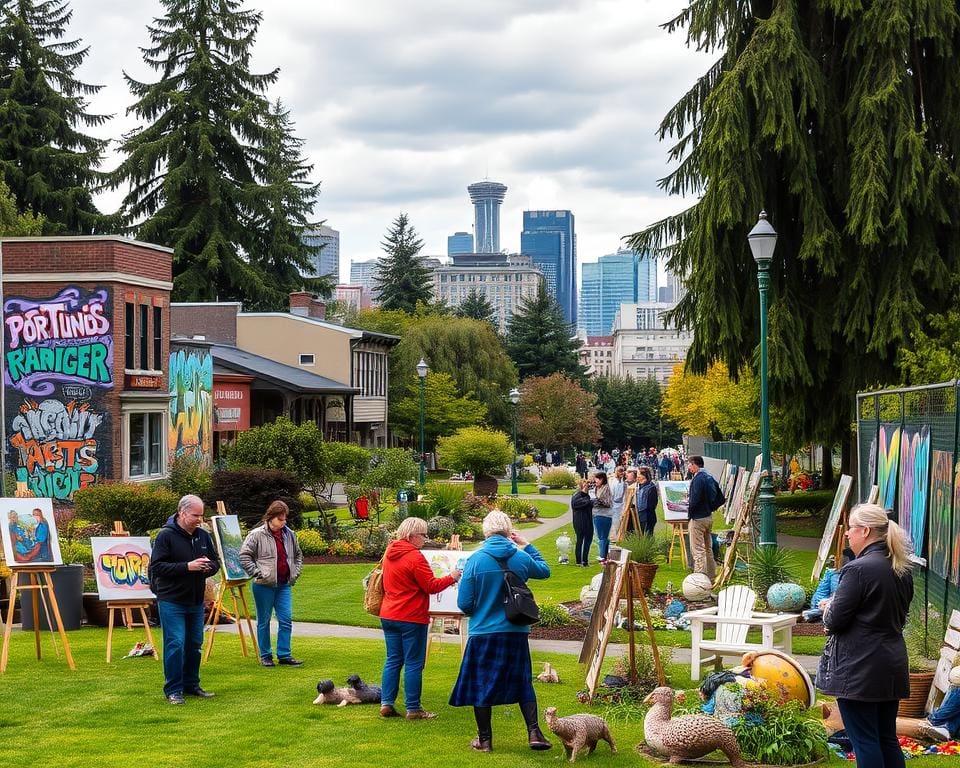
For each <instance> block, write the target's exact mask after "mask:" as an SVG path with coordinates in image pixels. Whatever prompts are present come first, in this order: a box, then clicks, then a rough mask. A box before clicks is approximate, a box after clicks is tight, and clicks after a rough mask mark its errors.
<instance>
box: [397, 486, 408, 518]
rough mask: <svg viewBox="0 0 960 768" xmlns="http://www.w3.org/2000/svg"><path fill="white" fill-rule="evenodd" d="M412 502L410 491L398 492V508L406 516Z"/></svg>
mask: <svg viewBox="0 0 960 768" xmlns="http://www.w3.org/2000/svg"><path fill="white" fill-rule="evenodd" d="M409 501H410V491H397V506H398V507H399V509H400V511H401V512H402V513H403V514H404V515H405V514H407V509H408V507H407V503H408V502H409Z"/></svg>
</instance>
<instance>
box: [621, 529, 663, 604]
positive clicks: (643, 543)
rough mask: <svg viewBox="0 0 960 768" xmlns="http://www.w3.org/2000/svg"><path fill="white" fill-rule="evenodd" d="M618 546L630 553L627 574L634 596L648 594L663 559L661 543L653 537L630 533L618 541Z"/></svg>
mask: <svg viewBox="0 0 960 768" xmlns="http://www.w3.org/2000/svg"><path fill="white" fill-rule="evenodd" d="M618 546H619V547H620V548H621V549H625V550H627V551H628V552H629V553H630V554H629V556H628V559H629V562H630V566H629V569H628V571H627V574H628V578H629V579H630V580H631V586H632V588H633V592H634V594H640V593H642V592H648V591H649V590H650V587H651V586H652V585H653V579H654V577H655V576H656V575H657V568H658V567H659V563H660V561H661V560H662V559H663V542H662V541H661V540H660V539H658V538H656V537H654V536H645V535H642V534H638V533H631V534H630V535H629V536H625V537H623V538H622V539H620V541H619V543H618Z"/></svg>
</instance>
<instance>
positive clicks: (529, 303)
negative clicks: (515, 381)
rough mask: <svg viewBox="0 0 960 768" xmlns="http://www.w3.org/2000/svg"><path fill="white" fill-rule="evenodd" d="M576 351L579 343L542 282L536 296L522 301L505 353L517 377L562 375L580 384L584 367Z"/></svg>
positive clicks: (512, 325) (508, 328)
mask: <svg viewBox="0 0 960 768" xmlns="http://www.w3.org/2000/svg"><path fill="white" fill-rule="evenodd" d="M579 349H580V340H579V339H578V338H577V337H576V336H574V335H573V329H572V328H571V326H570V324H569V323H567V321H566V319H565V318H564V316H563V310H562V309H561V308H560V305H559V304H558V303H557V300H556V299H555V298H553V296H551V295H550V294H549V293H547V289H546V286H544V284H543V281H541V282H540V287H539V288H538V289H537V293H536V294H535V295H533V296H528V297H525V298H524V299H522V300H521V302H520V306H519V307H518V308H517V311H516V313H515V314H514V315H513V317H512V318H510V324H509V326H508V327H507V354H508V355H510V358H511V359H512V360H513V362H514V363H515V364H516V366H517V370H518V371H519V372H520V378H521V379H526V378H528V377H530V376H549V375H550V374H551V373H563V374H565V375H566V376H568V377H570V378H572V379H576V380H578V381H581V380H582V379H583V377H584V374H585V373H586V368H585V367H584V366H582V365H581V364H580V356H579V354H578V350H579Z"/></svg>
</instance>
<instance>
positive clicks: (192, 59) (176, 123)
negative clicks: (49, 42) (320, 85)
mask: <svg viewBox="0 0 960 768" xmlns="http://www.w3.org/2000/svg"><path fill="white" fill-rule="evenodd" d="M161 3H162V4H163V6H164V8H165V9H166V13H165V15H164V16H163V17H161V18H158V19H155V20H154V23H153V24H152V25H149V26H148V27H147V30H148V32H149V34H150V41H151V46H150V47H148V48H144V49H142V50H143V54H144V60H145V61H146V63H147V64H148V65H149V66H150V68H151V69H153V70H155V71H158V72H160V73H161V77H160V79H159V80H158V81H157V82H155V83H142V82H140V81H138V80H134V79H133V78H132V77H130V76H129V75H128V74H126V73H124V77H125V78H126V80H127V84H128V85H129V87H130V90H131V92H132V93H133V94H134V96H135V97H137V101H136V103H135V104H134V105H133V106H132V107H130V108H129V109H128V112H133V113H134V114H136V115H137V116H138V117H139V118H140V119H141V120H142V121H143V122H144V124H145V125H144V127H142V128H137V129H135V130H133V131H131V132H130V133H128V134H127V135H126V136H124V137H123V141H122V143H121V150H122V151H123V152H124V153H125V154H126V158H125V159H124V160H123V162H122V163H121V164H120V166H119V167H118V168H117V169H116V171H114V173H113V174H112V176H111V182H110V183H111V186H113V187H119V186H120V185H121V184H123V183H128V184H129V187H130V189H129V192H128V193H127V195H126V197H125V198H124V200H123V210H124V213H125V215H126V216H127V217H128V219H129V220H130V221H131V224H132V226H133V228H134V230H135V231H136V233H137V236H138V237H139V238H140V239H142V240H147V241H149V242H152V243H159V244H161V245H166V246H168V247H171V248H173V249H174V256H173V272H174V291H173V298H174V300H176V301H209V300H214V299H220V300H221V301H238V300H239V301H243V302H251V303H252V302H257V301H265V300H269V298H270V290H271V289H270V288H269V287H268V286H267V285H266V283H265V275H264V272H263V270H262V269H261V268H260V267H259V266H258V265H257V264H256V263H254V262H251V261H250V260H249V258H248V257H249V255H250V254H254V253H256V252H257V245H258V233H257V230H256V226H255V224H256V222H257V221H259V220H262V217H263V216H264V215H265V209H266V205H265V199H264V197H265V196H264V189H263V187H262V186H261V185H260V184H259V183H258V182H259V179H260V178H261V176H262V174H263V173H264V171H265V169H264V168H263V162H262V152H260V151H259V150H261V148H262V147H264V145H265V144H266V142H267V140H268V135H269V132H270V131H269V128H268V127H267V125H266V124H267V122H268V120H267V115H268V113H269V104H268V103H267V101H266V99H265V98H264V96H263V93H264V91H265V90H266V89H267V87H268V86H269V85H270V84H271V83H273V82H274V80H276V77H277V70H273V71H272V72H267V73H266V74H253V73H251V72H250V55H251V48H252V46H253V42H254V38H255V36H256V32H257V28H258V26H259V24H260V20H261V14H260V13H257V12H253V11H246V10H241V9H240V0H161Z"/></svg>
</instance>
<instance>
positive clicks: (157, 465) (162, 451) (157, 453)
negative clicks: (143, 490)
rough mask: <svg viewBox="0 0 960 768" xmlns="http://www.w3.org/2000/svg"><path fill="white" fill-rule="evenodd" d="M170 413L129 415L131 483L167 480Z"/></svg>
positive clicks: (127, 437)
mask: <svg viewBox="0 0 960 768" xmlns="http://www.w3.org/2000/svg"><path fill="white" fill-rule="evenodd" d="M166 415H167V413H166V411H129V412H127V413H126V415H125V420H126V424H125V433H126V439H127V451H126V456H127V458H126V467H125V469H126V476H127V477H128V478H129V479H131V480H142V479H149V478H157V477H164V476H165V475H166V467H165V466H164V464H165V462H164V456H165V455H166Z"/></svg>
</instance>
